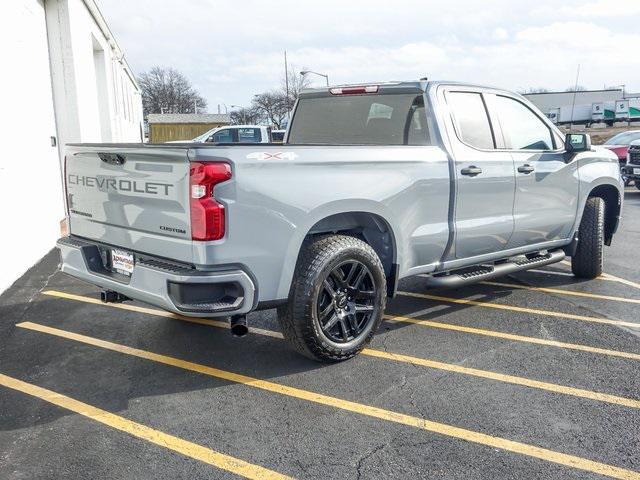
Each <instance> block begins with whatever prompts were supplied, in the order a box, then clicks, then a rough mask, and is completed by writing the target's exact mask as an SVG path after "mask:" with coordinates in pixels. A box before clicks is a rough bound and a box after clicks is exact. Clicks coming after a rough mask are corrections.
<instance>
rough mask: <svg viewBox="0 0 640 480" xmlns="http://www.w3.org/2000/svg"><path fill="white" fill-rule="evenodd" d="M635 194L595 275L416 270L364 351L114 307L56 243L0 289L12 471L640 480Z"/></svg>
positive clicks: (6, 456) (5, 447) (7, 472)
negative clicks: (325, 352)
mask: <svg viewBox="0 0 640 480" xmlns="http://www.w3.org/2000/svg"><path fill="white" fill-rule="evenodd" d="M639 238H640V191H637V190H635V189H634V188H633V187H631V188H630V189H628V190H627V193H626V205H625V211H624V221H623V225H622V227H621V231H620V232H619V233H618V235H617V236H616V237H615V239H614V245H613V246H612V247H611V248H608V249H607V250H606V255H607V257H606V264H605V265H606V266H605V271H606V272H607V274H606V275H605V276H603V277H602V278H600V279H597V280H593V281H590V282H580V281H577V280H576V279H575V278H573V277H572V276H571V275H570V273H568V272H570V268H569V267H568V265H566V264H563V263H560V264H556V265H552V266H550V267H546V268H545V269H544V271H533V272H524V273H520V274H517V275H513V276H510V277H505V278H502V279H499V280H496V281H495V282H493V283H491V284H479V285H475V286H472V287H467V288H464V289H459V290H454V291H452V290H439V291H427V290H425V288H424V279H422V278H420V277H416V278H414V279H410V280H408V281H404V282H402V283H401V285H400V287H401V291H402V293H401V294H400V295H398V297H397V298H395V299H394V300H393V301H391V302H390V303H389V306H388V308H387V312H386V313H387V317H386V320H387V321H386V322H384V323H383V326H382V328H381V330H380V331H379V333H378V335H377V336H376V337H375V338H374V341H373V343H372V344H371V345H370V348H369V349H368V350H366V351H365V352H363V354H362V355H360V356H358V357H357V358H355V359H353V360H351V361H347V362H344V363H341V364H336V365H321V364H318V363H315V362H312V361H310V360H306V359H304V358H302V357H300V356H298V355H297V354H295V353H293V352H292V351H290V350H289V349H288V348H287V347H286V346H285V344H284V343H283V341H282V339H281V338H280V334H279V332H278V328H279V327H278V323H277V320H276V317H275V312H274V311H266V312H259V313H254V314H252V315H251V316H250V318H249V320H250V322H251V326H252V327H253V330H254V331H253V333H252V334H250V335H249V336H247V337H245V338H244V339H234V338H232V337H231V336H230V335H229V333H228V331H227V330H226V329H225V325H224V324H223V323H222V322H216V321H211V320H203V321H201V322H200V323H198V321H197V320H196V321H186V319H179V318H175V316H172V315H170V314H167V313H164V312H161V311H158V310H155V309H152V308H150V307H148V306H145V305H143V304H139V303H136V302H129V303H125V304H122V305H113V304H110V305H103V304H100V302H99V300H98V298H99V292H98V290H97V289H96V288H94V287H91V286H89V285H85V284H83V283H81V282H78V281H76V280H74V279H71V278H69V277H67V276H65V275H63V274H61V273H59V272H58V271H57V263H58V257H57V253H56V252H52V253H50V254H49V255H48V256H47V257H45V258H44V259H43V261H42V262H41V263H39V264H38V265H37V266H35V267H34V268H33V269H32V270H30V271H29V272H28V273H27V274H26V275H25V276H24V277H23V278H21V279H20V280H19V281H18V282H17V283H16V284H15V285H14V286H13V287H12V288H11V289H9V290H8V291H7V292H5V293H4V294H3V295H2V296H1V297H0V339H1V340H0V478H2V479H27V478H28V479H32V478H39V479H41V478H56V479H58V478H74V479H75V478H108V479H116V478H118V479H124V478H126V479H129V478H163V479H164V478H166V479H175V478H191V479H199V478H238V475H240V476H245V477H248V478H282V477H283V476H289V477H296V478H322V479H326V478H339V479H355V478H407V479H409V478H412V479H413V478H465V479H467V478H517V479H524V478H563V479H565V478H581V479H583V478H602V477H615V478H640V368H638V366H639V365H640V335H639V333H640V315H639V314H638V311H639V309H640V269H639V268H638V265H640V249H639V248H638V239H639Z"/></svg>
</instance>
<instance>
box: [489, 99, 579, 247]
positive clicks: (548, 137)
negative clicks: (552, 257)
mask: <svg viewBox="0 0 640 480" xmlns="http://www.w3.org/2000/svg"><path fill="white" fill-rule="evenodd" d="M489 106H490V110H492V111H493V110H494V111H495V117H497V119H498V122H499V124H500V127H501V131H502V135H503V139H504V143H505V147H506V149H508V150H509V152H510V153H511V155H512V156H513V160H514V163H515V170H516V173H515V175H516V190H515V203H514V211H513V213H514V233H513V236H512V237H511V240H510V241H509V243H508V245H507V248H517V247H522V246H526V245H534V244H537V243H542V242H548V241H553V240H561V239H566V238H568V237H569V235H570V234H571V229H572V227H573V223H574V220H575V218H576V210H577V199H578V183H579V182H578V172H577V164H576V162H569V163H567V162H566V161H565V155H564V140H563V139H562V137H561V136H560V135H559V134H558V133H557V132H556V131H555V129H554V128H553V127H552V126H551V125H549V123H548V122H547V121H546V119H543V118H542V116H541V115H539V114H538V113H536V112H535V111H534V110H533V109H531V108H530V107H529V106H528V105H526V104H525V103H524V102H522V101H521V100H519V99H517V98H514V97H510V96H507V95H495V96H494V97H493V98H492V99H491V101H489Z"/></svg>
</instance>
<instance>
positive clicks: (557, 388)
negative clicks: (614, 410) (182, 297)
mask: <svg viewBox="0 0 640 480" xmlns="http://www.w3.org/2000/svg"><path fill="white" fill-rule="evenodd" d="M84 298H86V297H81V296H79V295H76V296H75V298H74V299H76V300H77V299H79V300H81V301H83V299H84ZM107 305H111V304H107ZM154 312H155V310H152V309H146V311H145V312H144V313H147V314H151V315H154ZM213 326H215V327H220V328H226V329H228V328H229V324H228V323H227V322H216V323H215V325H213ZM253 332H254V333H256V334H258V335H266V336H269V337H273V338H279V339H282V338H283V336H282V334H281V333H280V332H275V331H273V330H264V329H253ZM362 354H363V355H367V356H370V357H377V358H382V359H385V360H391V361H395V362H401V363H409V364H412V365H417V366H423V367H427V368H434V369H438V370H444V371H448V372H454V373H460V374H463V375H472V376H475V377H480V378H486V379H489V380H496V381H499V382H504V383H511V384H514V385H521V386H525V387H530V388H538V389H541V390H546V391H549V392H554V393H560V394H564V395H572V396H575V397H581V398H586V399H589V400H596V401H600V402H606V403H612V404H616V405H623V406H625V407H631V408H640V400H635V399H632V398H626V397H619V396H616V395H609V394H606V393H599V392H593V391H590V390H584V389H580V388H573V387H567V386H564V385H557V384H554V383H547V382H541V381H538V380H532V379H528V378H524V377H517V376H514V375H505V374H502V373H496V372H491V371H488V370H479V369H476V368H468V367H462V366H460V365H455V364H451V363H444V362H438V361H435V360H428V359H424V358H419V357H413V356H409V355H402V354H398V353H392V352H386V351H382V350H375V349H372V348H365V349H364V350H363V351H362ZM638 357H639V358H640V355H638Z"/></svg>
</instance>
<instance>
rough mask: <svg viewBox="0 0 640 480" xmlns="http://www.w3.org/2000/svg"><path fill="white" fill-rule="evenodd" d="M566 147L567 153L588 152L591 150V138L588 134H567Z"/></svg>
mask: <svg viewBox="0 0 640 480" xmlns="http://www.w3.org/2000/svg"><path fill="white" fill-rule="evenodd" d="M564 147H565V149H566V151H567V153H578V152H588V151H590V150H591V137H590V136H589V134H588V133H567V136H566V139H565V142H564Z"/></svg>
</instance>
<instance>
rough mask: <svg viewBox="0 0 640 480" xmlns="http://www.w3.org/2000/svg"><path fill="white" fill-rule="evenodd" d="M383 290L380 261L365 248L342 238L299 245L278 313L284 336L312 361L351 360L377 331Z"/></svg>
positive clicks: (382, 306)
mask: <svg viewBox="0 0 640 480" xmlns="http://www.w3.org/2000/svg"><path fill="white" fill-rule="evenodd" d="M352 269H353V270H352ZM386 290H387V288H386V277H385V274H384V269H383V266H382V262H381V261H380V258H379V257H378V255H377V254H376V252H375V251H374V250H373V249H372V248H371V247H370V246H369V245H368V244H367V243H365V242H363V241H362V240H360V239H358V238H355V237H351V236H346V235H328V236H319V237H313V238H311V239H310V240H308V241H307V242H305V244H304V245H303V248H302V252H301V253H300V258H299V259H298V264H297V265H296V271H295V274H294V277H293V281H292V284H291V290H290V292H289V301H288V303H287V304H286V305H283V306H281V307H279V308H278V320H279V321H280V325H281V327H282V332H283V335H284V337H285V339H286V340H287V341H288V342H289V344H290V345H291V346H292V347H293V348H294V349H295V350H297V351H298V352H300V353H302V354H303V355H305V356H307V357H309V358H312V359H314V360H319V361H323V362H338V361H342V360H346V359H348V358H351V357H353V356H355V355H357V354H358V353H359V352H360V351H361V350H362V349H363V348H364V347H365V346H366V345H367V344H368V343H369V342H370V341H371V338H372V337H373V335H374V334H375V332H376V330H377V329H378V327H379V326H380V322H381V321H382V314H383V312H384V308H385V302H386Z"/></svg>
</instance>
